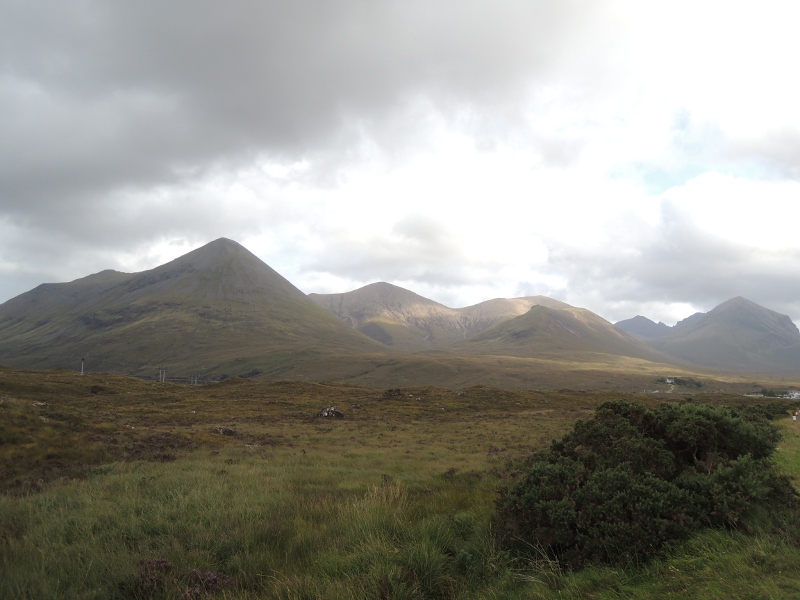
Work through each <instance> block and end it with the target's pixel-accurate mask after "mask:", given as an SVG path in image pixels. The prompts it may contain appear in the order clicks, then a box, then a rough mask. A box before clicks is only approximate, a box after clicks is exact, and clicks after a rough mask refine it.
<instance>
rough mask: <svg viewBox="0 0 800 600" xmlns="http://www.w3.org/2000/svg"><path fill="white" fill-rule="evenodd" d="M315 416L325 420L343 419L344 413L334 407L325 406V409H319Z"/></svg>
mask: <svg viewBox="0 0 800 600" xmlns="http://www.w3.org/2000/svg"><path fill="white" fill-rule="evenodd" d="M317 416H318V417H325V418H333V419H343V418H344V413H343V412H342V411H340V410H339V409H338V408H336V407H335V406H327V407H325V408H320V409H319V412H317Z"/></svg>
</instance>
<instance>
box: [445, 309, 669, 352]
mask: <svg viewBox="0 0 800 600" xmlns="http://www.w3.org/2000/svg"><path fill="white" fill-rule="evenodd" d="M458 349H459V350H461V351H468V352H471V353H479V354H502V355H506V356H556V355H557V356H562V357H568V356H574V357H576V358H577V357H579V356H581V355H585V354H587V353H601V354H613V355H620V356H628V357H632V358H641V359H645V360H652V361H657V362H665V361H666V360H668V359H667V357H665V356H664V355H660V354H659V353H658V352H654V351H653V350H652V349H651V348H649V347H648V346H647V345H645V344H643V343H642V342H640V341H638V340H636V339H634V338H633V337H631V336H630V335H628V334H626V333H625V332H623V331H620V330H619V329H616V328H615V327H614V326H613V325H612V324H611V323H609V322H608V321H606V320H605V319H602V318H601V317H599V316H597V315H596V314H594V313H593V312H591V311H589V310H586V309H583V308H572V307H570V308H563V309H554V308H548V307H546V306H542V305H537V306H534V307H532V308H531V309H530V310H529V311H528V312H527V313H525V314H524V315H521V316H519V317H516V318H514V319H511V320H510V321H505V322H503V323H500V324H498V325H495V326H494V327H491V328H490V329H487V330H486V331H484V332H483V333H481V334H479V335H477V336H475V337H473V338H471V339H470V340H468V341H466V342H464V343H462V344H459V346H458Z"/></svg>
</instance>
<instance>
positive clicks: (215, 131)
mask: <svg viewBox="0 0 800 600" xmlns="http://www.w3.org/2000/svg"><path fill="white" fill-rule="evenodd" d="M798 23H800V3H797V2H794V1H792V0H786V1H777V2H776V1H769V0H761V1H760V2H758V3H756V2H749V1H748V2H740V1H736V0H727V1H724V2H722V1H720V2H716V1H703V0H693V1H691V2H684V1H680V0H677V1H676V0H671V1H670V2H641V0H629V1H624V0H621V1H604V0H583V1H569V0H558V1H554V0H549V1H546V2H545V1H535V0H520V1H513V0H491V1H489V0H486V1H474V0H463V1H461V2H452V1H445V0H397V1H383V0H349V1H339V0H333V1H327V0H326V1H322V0H317V1H314V2H311V1H303V0H284V1H277V0H268V1H266V2H265V1H242V0H229V1H228V2H209V1H204V0H191V1H189V0H185V1H173V2H166V3H165V2H162V1H151V0H138V1H137V2H109V1H108V0H97V1H93V0H75V1H73V2H60V1H55V0H54V1H52V2H48V1H46V0H40V1H38V2H30V1H26V0H0V302H3V301H5V300H7V299H9V298H11V297H13V296H15V295H17V294H20V293H22V292H24V291H27V290H28V289H31V288H32V287H34V286H36V285H38V284H40V283H43V282H57V281H70V280H72V279H76V278H78V277H82V276H85V275H88V274H90V273H94V272H97V271H100V270H102V269H106V268H113V269H117V270H121V271H128V272H131V271H140V270H144V269H148V268H152V267H154V266H157V265H158V264H161V263H163V262H166V261H167V260H171V259H172V258H175V257H177V256H179V255H181V254H183V253H185V252H187V251H189V250H191V249H194V248H196V247H199V246H200V245H202V244H204V243H207V242H209V241H211V240H214V239H216V238H219V237H228V238H231V239H234V240H236V241H238V242H240V243H242V244H243V245H245V246H246V247H247V248H249V249H250V250H251V251H253V252H254V253H255V254H257V255H258V256H259V257H260V258H262V259H263V260H264V261H265V262H267V263H268V264H269V265H270V266H272V267H273V268H275V269H276V270H277V271H278V272H280V273H281V274H283V275H284V276H285V277H287V278H288V279H289V280H290V281H292V282H293V283H294V284H295V285H296V286H297V287H299V288H300V289H301V290H303V291H304V292H322V293H329V292H343V291H349V290H352V289H355V288H357V287H360V286H362V285H365V284H367V283H371V282H374V281H389V282H392V283H395V284H397V285H401V286H403V287H406V288H408V289H411V290H413V291H415V292H417V293H419V294H422V295H423V296H426V297H429V298H432V299H435V300H438V301H440V302H443V303H444V304H447V305H448V306H453V307H459V306H465V305H470V304H474V303H476V302H480V301H482V300H487V299H489V298H494V297H511V296H522V295H531V294H546V295H549V296H552V297H554V298H558V299H561V300H564V301H566V302H569V303H570V304H573V305H576V306H583V307H586V308H589V309H590V310H593V311H595V312H597V313H598V314H600V315H601V316H603V317H605V318H606V319H609V320H611V321H617V320H620V319H624V318H628V317H632V316H634V315H636V314H642V315H644V316H648V317H650V318H652V319H654V320H656V321H658V320H663V321H664V322H666V323H668V324H670V325H671V324H673V323H674V322H675V321H676V320H678V319H680V318H683V317H686V316H688V315H689V314H691V313H693V312H695V311H707V310H709V309H711V308H713V307H714V306H715V305H717V304H719V303H720V302H722V301H724V300H727V299H729V298H732V297H734V296H739V295H741V296H744V297H746V298H749V299H751V300H753V301H755V302H758V303H760V304H762V305H764V306H767V307H768V308H772V309H774V310H778V311H780V312H783V313H786V314H789V315H790V316H791V317H792V318H793V319H794V320H795V321H796V322H800V227H799V226H800V110H798V107H800V77H798V75H797V73H798V66H797V61H798V58H799V57H800V36H799V35H798V34H797V24H798Z"/></svg>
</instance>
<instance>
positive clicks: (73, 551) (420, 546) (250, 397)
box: [0, 369, 800, 599]
mask: <svg viewBox="0 0 800 600" xmlns="http://www.w3.org/2000/svg"><path fill="white" fill-rule="evenodd" d="M620 397H624V398H628V399H636V400H639V401H643V402H646V403H649V404H655V403H658V402H661V401H664V400H665V399H670V400H673V401H674V400H677V399H678V398H675V397H672V396H668V395H665V396H663V397H656V396H654V395H647V396H644V395H641V396H632V395H625V394H622V393H619V392H576V391H508V390H499V389H492V388H488V387H472V388H466V389H462V390H447V389H436V388H404V389H395V390H388V391H384V390H374V389H370V388H365V387H358V386H350V385H343V384H336V385H333V384H312V383H297V382H270V383H266V382H265V383H260V382H252V381H248V380H243V379H231V380H226V381H224V382H222V383H217V384H210V385H206V386H178V385H171V384H158V383H154V382H145V381H139V380H135V379H130V378H123V377H113V376H107V375H99V374H90V375H87V376H85V377H80V376H78V375H76V374H74V373H71V372H67V371H50V372H30V371H18V370H10V369H0V473H2V477H0V484H1V485H2V495H0V554H1V558H2V560H1V562H0V564H2V566H1V567H0V597H2V598H287V599H289V598H292V599H293V598H297V599H300V598H653V597H676V598H677V597H696V598H726V599H728V598H790V597H800V544H798V537H800V536H798V534H797V533H795V531H794V530H795V529H796V528H797V529H800V524H790V523H787V524H785V526H780V527H775V526H774V524H773V525H770V526H769V527H757V526H756V527H754V528H753V529H752V530H751V531H747V532H743V531H741V532H731V531H711V532H707V533H705V534H703V535H701V536H699V537H696V538H694V539H692V540H690V541H689V542H688V543H687V544H685V545H683V546H681V547H677V548H675V549H673V550H672V552H671V553H670V554H669V555H668V556H666V557H665V558H664V559H662V560H658V561H654V562H652V563H650V564H648V565H643V566H631V567H629V568H627V569H611V568H591V569H586V570H583V571H580V572H576V573H570V572H567V571H564V570H562V569H560V567H559V565H557V564H554V563H553V562H551V561H548V560H547V559H546V558H545V557H541V559H540V560H538V561H537V560H527V561H520V560H517V559H515V558H514V557H513V556H511V555H509V554H507V553H505V552H503V551H502V550H501V549H500V548H499V547H498V546H497V543H496V541H495V538H494V535H493V532H492V522H491V514H492V511H493V505H494V501H495V498H496V496H497V489H498V487H501V486H504V485H508V484H509V483H510V482H512V481H513V480H514V477H515V476H516V475H517V473H516V472H515V467H514V465H515V464H516V462H517V461H518V460H519V459H521V458H524V457H525V456H527V455H529V454H530V452H531V451H532V450H533V449H535V448H538V447H542V446H544V445H547V444H549V442H550V440H551V439H553V438H555V437H559V436H560V435H562V434H563V433H565V432H566V431H567V430H568V429H569V428H570V427H571V426H572V424H573V423H574V421H575V420H576V419H579V418H587V417H589V416H590V415H591V414H592V411H593V410H594V408H595V407H596V406H597V405H598V404H599V403H601V402H603V401H605V400H609V399H612V398H620ZM695 398H696V399H698V400H700V401H707V402H714V403H720V404H725V403H741V402H753V401H754V400H753V399H745V398H742V397H741V396H728V395H725V394H709V395H699V396H695ZM332 405H335V406H337V407H338V409H340V410H341V411H342V412H343V413H344V414H345V416H344V418H341V419H335V418H321V417H317V416H316V414H317V411H318V410H319V409H320V408H322V407H326V406H332ZM781 427H782V428H783V430H784V434H785V435H784V441H783V442H782V443H781V447H780V451H779V454H778V456H777V459H776V460H777V462H778V464H779V465H780V467H781V468H782V469H783V470H785V471H786V472H789V473H798V472H800V426H797V425H794V424H792V422H791V420H789V419H785V420H783V421H782V422H781Z"/></svg>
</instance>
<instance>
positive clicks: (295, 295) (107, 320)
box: [0, 238, 380, 375]
mask: <svg viewBox="0 0 800 600" xmlns="http://www.w3.org/2000/svg"><path fill="white" fill-rule="evenodd" d="M376 348H377V349H379V350H380V347H379V345H378V344H377V343H375V342H373V341H372V340H370V339H369V338H366V337H364V336H362V335H360V334H359V333H358V332H355V331H353V330H352V329H350V328H348V327H346V326H345V325H343V324H342V323H341V322H340V321H339V320H338V319H336V318H334V317H333V316H332V315H330V314H329V313H328V312H327V311H325V310H323V309H321V308H320V307H319V306H317V305H316V304H314V303H313V302H311V301H310V300H309V299H308V298H307V297H306V296H305V294H303V293H302V292H301V291H300V290H298V289H297V288H296V287H295V286H293V285H292V284H291V283H290V282H289V281H287V280H286V279H284V278H283V277H282V276H281V275H279V274H278V273H277V272H276V271H274V270H273V269H272V268H270V267H269V266H268V265H267V264H265V263H264V262H262V261H261V260H260V259H259V258H258V257H256V256H255V255H253V254H252V253H251V252H249V251H248V250H247V249H245V248H244V247H242V246H241V245H239V244H237V243H236V242H233V241H231V240H228V239H224V238H223V239H218V240H216V241H214V242H211V243H210V244H207V245H206V246H203V247H202V248H199V249H197V250H195V251H193V252H189V253H188V254H186V255H184V256H181V257H180V258H178V259H176V260H173V261H172V262H169V263H167V264H164V265H162V266H160V267H157V268H155V269H152V270H149V271H144V272H141V273H133V274H128V273H119V272H116V271H103V272H101V273H97V274H95V275H90V276H89V277H85V278H83V279H78V280H76V281H73V282H70V283H55V284H43V285H40V286H38V287H37V288H35V289H33V290H31V291H30V292H27V293H25V294H22V295H20V296H18V297H16V298H14V299H12V300H10V301H8V302H6V303H5V304H3V305H2V306H0V363H2V364H7V365H20V366H26V367H33V368H54V367H66V368H72V369H75V368H77V367H78V366H79V365H80V360H81V358H85V359H86V361H87V366H88V367H89V368H91V369H92V370H97V371H100V370H102V371H117V372H126V373H134V374H136V373H143V372H147V373H150V372H151V371H153V370H154V369H157V368H158V366H159V365H162V364H164V365H169V369H171V370H172V371H173V372H174V373H179V372H180V373H182V374H188V373H194V372H197V373H208V372H216V373H220V372H222V371H230V372H231V374H234V375H236V374H239V373H247V372H248V371H250V372H252V371H253V370H261V371H267V370H269V369H271V368H273V369H280V367H281V365H282V364H284V363H287V362H291V363H293V364H294V363H296V362H297V361H299V360H303V359H311V358H314V357H319V356H321V355H338V356H341V355H349V354H354V353H355V354H362V355H363V354H369V353H371V352H374V351H375V349H376Z"/></svg>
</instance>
